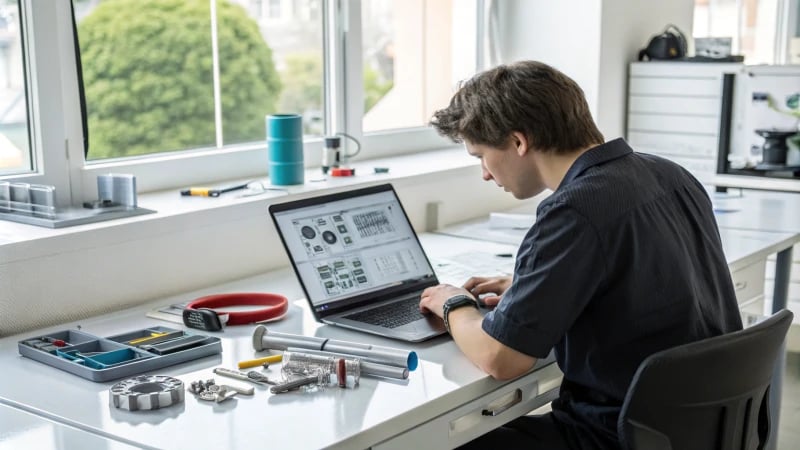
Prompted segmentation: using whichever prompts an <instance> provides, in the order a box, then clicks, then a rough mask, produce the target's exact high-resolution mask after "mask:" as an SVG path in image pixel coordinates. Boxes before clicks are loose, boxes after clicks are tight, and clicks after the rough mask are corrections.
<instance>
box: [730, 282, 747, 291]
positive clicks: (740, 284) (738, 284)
mask: <svg viewBox="0 0 800 450" xmlns="http://www.w3.org/2000/svg"><path fill="white" fill-rule="evenodd" d="M746 287H747V281H737V282H736V284H734V285H733V288H734V289H735V290H737V291H741V290H742V289H744V288H746Z"/></svg>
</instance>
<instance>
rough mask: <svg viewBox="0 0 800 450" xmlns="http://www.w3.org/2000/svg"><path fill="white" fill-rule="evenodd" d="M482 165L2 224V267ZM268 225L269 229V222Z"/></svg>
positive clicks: (168, 199)
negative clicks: (123, 215)
mask: <svg viewBox="0 0 800 450" xmlns="http://www.w3.org/2000/svg"><path fill="white" fill-rule="evenodd" d="M478 165H479V162H478V161H477V160H476V159H474V158H471V157H469V155H467V154H466V152H464V150H463V148H460V147H459V148H448V149H441V150H434V151H429V152H424V153H417V154H412V155H404V156H397V157H391V158H382V159H375V160H366V161H359V162H356V163H354V164H353V165H352V167H354V168H355V169H356V176H354V177H336V178H334V177H330V176H328V177H324V176H323V175H322V174H321V173H320V170H319V168H315V169H308V170H306V172H305V184H302V185H297V186H276V187H275V188H277V189H285V192H281V191H277V190H276V191H271V190H268V191H265V192H264V193H262V194H257V195H251V196H242V194H240V193H237V192H236V191H233V192H230V193H226V194H223V195H222V196H220V197H218V198H206V197H181V196H180V195H179V194H178V192H177V189H170V190H164V191H158V192H152V193H146V194H141V195H139V198H138V204H139V206H140V207H143V208H147V209H151V210H155V211H156V213H155V214H147V215H142V216H138V217H132V218H127V219H117V220H110V221H105V222H98V223H94V224H87V225H80V226H74V227H67V228H61V229H50V228H43V227H37V226H31V225H25V224H19V223H14V222H9V221H0V264H4V263H11V262H14V261H18V260H25V259H31V258H37V257H41V256H46V255H48V254H54V253H61V252H68V251H74V250H76V249H80V248H84V247H87V246H91V247H99V246H103V245H112V244H117V243H119V242H120V240H136V239H142V238H145V237H146V236H148V235H152V234H163V233H168V232H170V231H176V230H180V229H188V228H196V227H205V226H215V225H219V224H221V223H224V222H227V221H232V220H237V219H242V218H243V217H246V216H253V215H257V216H263V215H265V214H266V211H267V207H268V205H270V204H272V203H276V202H283V201H287V200H290V199H296V198H302V197H305V196H309V195H313V194H321V193H328V192H336V191H339V190H344V189H351V188H356V187H361V186H367V185H373V184H380V183H389V182H391V183H402V182H404V181H413V180H416V181H419V182H421V181H422V180H424V179H425V178H427V177H440V176H443V175H446V174H448V173H457V172H459V171H463V170H469V169H474V168H475V167H476V166H478ZM375 167H386V168H388V169H389V172H388V173H383V174H376V173H374V168H375ZM326 178H327V179H326ZM241 181H247V180H232V181H231V183H230V184H235V183H236V182H241ZM264 182H265V185H267V186H268V185H269V184H268V183H269V180H268V179H266V178H265V179H264ZM225 184H227V183H214V185H225ZM265 226H267V227H268V226H270V225H267V224H266V223H265Z"/></svg>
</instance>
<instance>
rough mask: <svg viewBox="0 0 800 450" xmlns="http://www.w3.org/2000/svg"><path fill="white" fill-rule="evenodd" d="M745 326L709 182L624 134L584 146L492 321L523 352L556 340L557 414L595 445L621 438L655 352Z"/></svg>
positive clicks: (491, 327) (488, 321)
mask: <svg viewBox="0 0 800 450" xmlns="http://www.w3.org/2000/svg"><path fill="white" fill-rule="evenodd" d="M741 328H742V322H741V317H740V315H739V311H738V307H737V304H736V298H735V294H734V289H733V285H732V283H731V277H730V272H729V271H728V267H727V264H726V262H725V257H724V255H723V253H722V244H721V242H720V237H719V232H718V230H717V225H716V221H715V219H714V213H713V210H712V206H711V202H710V200H709V198H708V195H707V194H706V191H705V190H704V189H703V187H702V186H701V185H700V183H699V182H698V181H697V180H696V179H695V178H694V177H692V176H691V175H690V174H689V173H688V172H687V171H686V170H684V169H683V168H681V167H680V166H678V165H676V164H674V163H672V162H670V161H667V160H665V159H662V158H659V157H656V156H652V155H647V154H643V153H636V152H633V151H632V150H631V148H630V147H629V146H628V144H627V143H626V142H625V141H624V140H622V139H616V140H614V141H610V142H608V143H605V144H603V145H600V146H597V147H595V148H593V149H590V150H589V151H587V152H585V153H584V154H583V155H581V156H580V157H579V158H578V159H577V160H576V161H575V163H574V164H573V165H572V167H571V168H570V169H569V170H568V171H567V174H566V176H565V177H564V179H563V180H562V182H561V184H560V185H559V187H558V188H557V189H556V190H555V191H554V192H553V194H552V195H551V196H549V197H548V198H546V199H545V200H544V201H543V202H542V203H541V204H540V205H539V207H538V210H537V218H536V223H535V224H534V225H533V227H532V228H531V229H530V231H529V232H528V233H527V235H526V237H525V239H524V241H523V242H522V245H521V247H520V250H519V252H518V256H517V261H516V267H515V271H514V280H513V283H512V284H511V286H510V288H509V289H508V290H507V292H506V293H505V295H504V296H503V299H502V300H501V301H500V303H499V305H498V306H497V308H496V309H495V310H494V311H493V312H491V313H489V314H488V315H487V316H486V317H485V319H484V321H483V329H484V330H485V331H486V332H487V333H489V334H490V335H491V336H493V337H494V338H495V339H497V340H498V341H500V342H502V343H504V344H505V345H507V346H509V347H511V348H513V349H515V350H518V351H520V352H522V353H525V354H528V355H531V356H534V357H537V358H543V357H545V356H547V354H548V352H549V351H550V350H551V349H554V350H555V355H556V358H557V361H558V364H559V366H560V368H561V370H562V371H563V372H564V381H563V383H562V387H561V393H560V397H559V399H557V400H556V401H555V402H553V412H554V415H555V417H556V419H557V420H559V421H561V422H562V423H563V424H564V425H565V426H566V427H567V428H569V429H572V430H574V431H575V432H576V433H577V435H578V436H579V440H580V441H581V443H582V444H581V445H582V446H586V447H588V448H592V447H598V448H604V447H610V448H614V447H618V444H617V437H616V436H617V419H618V416H619V411H620V407H621V405H622V401H623V399H624V397H625V393H626V391H627V389H628V386H629V384H630V381H631V379H632V378H633V374H634V372H635V371H636V369H637V367H638V366H639V363H641V362H642V360H643V359H644V358H645V357H647V356H649V355H650V354H652V353H654V352H657V351H660V350H663V349H666V348H669V347H673V346H676V345H680V344H684V343H688V342H691V341H696V340H700V339H703V338H706V337H710V336H716V335H719V334H722V333H727V332H731V331H734V330H738V329H741Z"/></svg>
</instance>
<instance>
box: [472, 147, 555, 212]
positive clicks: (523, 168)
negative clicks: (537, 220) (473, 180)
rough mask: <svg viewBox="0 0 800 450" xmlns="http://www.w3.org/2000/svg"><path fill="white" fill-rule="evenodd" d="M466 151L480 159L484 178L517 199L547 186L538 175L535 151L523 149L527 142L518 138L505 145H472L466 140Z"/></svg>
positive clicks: (526, 196) (528, 196) (528, 195)
mask: <svg viewBox="0 0 800 450" xmlns="http://www.w3.org/2000/svg"><path fill="white" fill-rule="evenodd" d="M464 144H465V146H466V147H467V152H469V154H470V155H472V156H474V157H476V158H478V159H480V160H481V170H482V172H483V179H484V180H486V181H489V180H494V182H495V184H497V185H498V186H500V187H501V188H503V189H504V190H505V191H506V192H510V193H511V194H512V195H513V196H514V197H516V198H518V199H525V198H530V197H533V196H534V195H536V194H539V193H540V192H542V191H543V190H544V189H545V186H544V183H542V180H541V177H539V173H538V170H537V168H536V164H535V162H534V161H533V158H532V156H533V155H532V154H531V152H532V150H521V148H524V146H525V145H526V143H525V142H520V141H519V140H517V139H514V138H512V139H509V142H508V144H506V145H505V146H504V147H502V148H497V147H490V146H488V145H481V144H473V143H471V142H469V141H467V140H464Z"/></svg>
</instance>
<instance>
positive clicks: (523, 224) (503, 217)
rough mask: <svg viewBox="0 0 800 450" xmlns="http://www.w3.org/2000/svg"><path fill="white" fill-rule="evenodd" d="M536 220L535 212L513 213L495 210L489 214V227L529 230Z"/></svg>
mask: <svg viewBox="0 0 800 450" xmlns="http://www.w3.org/2000/svg"><path fill="white" fill-rule="evenodd" d="M534 222H536V216H535V215H533V214H512V213H499V212H493V213H491V214H489V229H490V230H499V229H511V230H527V229H529V228H530V227H531V226H533V223H534Z"/></svg>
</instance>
